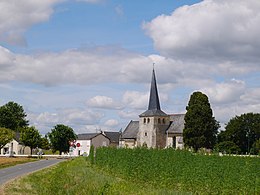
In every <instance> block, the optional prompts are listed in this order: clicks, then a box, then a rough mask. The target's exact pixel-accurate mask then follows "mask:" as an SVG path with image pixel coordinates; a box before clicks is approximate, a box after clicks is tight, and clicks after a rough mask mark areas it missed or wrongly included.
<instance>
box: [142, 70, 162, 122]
mask: <svg viewBox="0 0 260 195" xmlns="http://www.w3.org/2000/svg"><path fill="white" fill-rule="evenodd" d="M142 116H167V114H165V113H164V112H163V111H161V107H160V100H159V95H158V90H157V84H156V77H155V71H154V69H153V73H152V81H151V88H150V98H149V106H148V110H147V111H145V112H144V113H142V114H140V117H142Z"/></svg>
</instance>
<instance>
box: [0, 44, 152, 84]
mask: <svg viewBox="0 0 260 195" xmlns="http://www.w3.org/2000/svg"><path fill="white" fill-rule="evenodd" d="M0 55H1V56H2V57H3V59H4V61H2V60H1V61H0V67H7V68H6V69H4V70H3V73H5V74H8V75H10V76H9V78H8V80H19V81H25V82H32V83H39V84H43V85H46V86H51V85H57V84H67V83H76V84H89V85H91V84H95V83H101V82H144V81H145V80H146V81H147V79H146V78H147V76H146V75H147V74H146V72H147V71H151V67H150V65H151V64H152V60H151V59H150V58H149V57H146V56H142V55H139V54H134V53H131V52H128V51H125V50H124V49H121V48H115V47H96V48H91V49H85V50H84V49H82V50H75V49H74V50H66V51H63V52H60V53H55V52H50V53H39V54H35V55H23V54H14V53H12V52H11V51H9V50H7V49H5V48H3V47H1V48H0ZM39 73H41V74H39ZM1 80H6V77H5V76H4V74H2V75H0V81H1Z"/></svg>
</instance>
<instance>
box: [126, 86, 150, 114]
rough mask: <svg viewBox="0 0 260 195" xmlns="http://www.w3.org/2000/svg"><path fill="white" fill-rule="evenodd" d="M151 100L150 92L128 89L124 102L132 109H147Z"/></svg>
mask: <svg viewBox="0 0 260 195" xmlns="http://www.w3.org/2000/svg"><path fill="white" fill-rule="evenodd" d="M148 100H149V93H148V92H147V93H141V92H138V91H126V92H125V93H124V95H123V99H122V101H123V103H124V104H125V105H128V107H129V108H132V109H142V110H144V109H146V108H147V105H148Z"/></svg>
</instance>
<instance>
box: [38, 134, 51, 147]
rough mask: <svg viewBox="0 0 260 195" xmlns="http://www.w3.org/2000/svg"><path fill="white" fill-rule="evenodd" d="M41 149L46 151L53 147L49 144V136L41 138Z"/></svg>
mask: <svg viewBox="0 0 260 195" xmlns="http://www.w3.org/2000/svg"><path fill="white" fill-rule="evenodd" d="M39 147H40V148H42V149H44V150H49V149H50V147H51V145H50V142H49V139H48V136H47V135H45V136H44V137H41V140H40V145H39Z"/></svg>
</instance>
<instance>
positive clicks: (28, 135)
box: [20, 127, 41, 155]
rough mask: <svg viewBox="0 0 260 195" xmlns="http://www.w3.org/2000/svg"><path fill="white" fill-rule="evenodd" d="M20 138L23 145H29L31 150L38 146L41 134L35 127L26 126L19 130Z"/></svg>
mask: <svg viewBox="0 0 260 195" xmlns="http://www.w3.org/2000/svg"><path fill="white" fill-rule="evenodd" d="M20 140H21V142H23V144H24V145H25V146H29V147H30V149H31V155H32V150H33V149H35V148H37V147H39V145H40V141H41V135H40V133H39V131H38V130H37V129H36V128H35V127H26V128H24V129H23V130H22V131H21V134H20Z"/></svg>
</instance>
